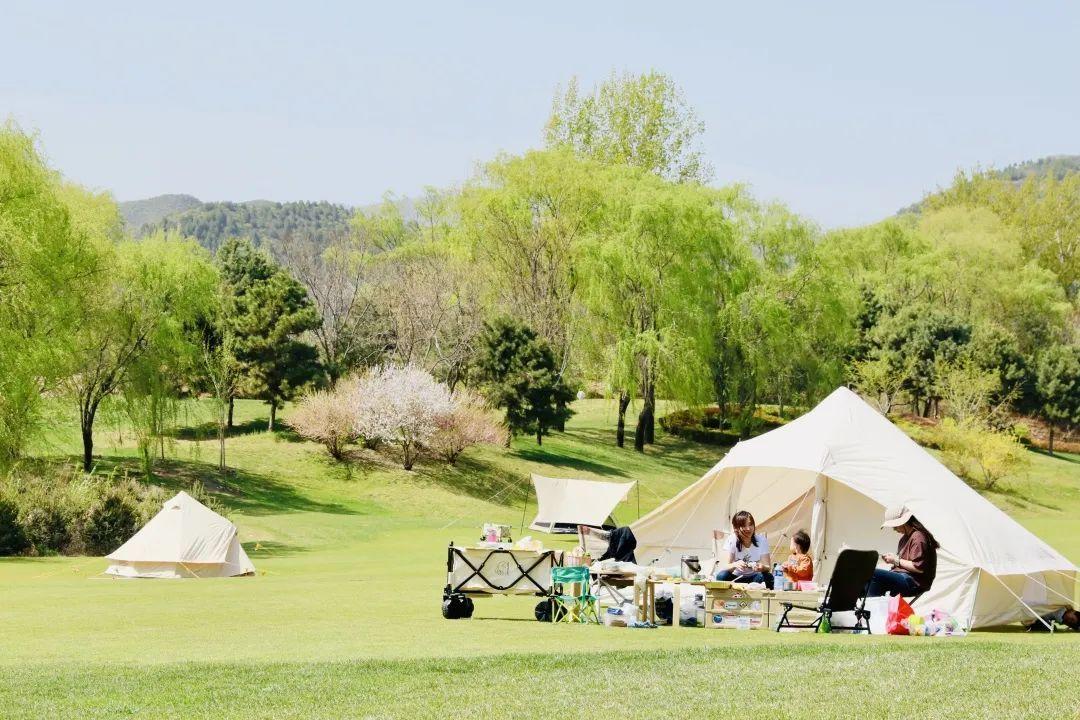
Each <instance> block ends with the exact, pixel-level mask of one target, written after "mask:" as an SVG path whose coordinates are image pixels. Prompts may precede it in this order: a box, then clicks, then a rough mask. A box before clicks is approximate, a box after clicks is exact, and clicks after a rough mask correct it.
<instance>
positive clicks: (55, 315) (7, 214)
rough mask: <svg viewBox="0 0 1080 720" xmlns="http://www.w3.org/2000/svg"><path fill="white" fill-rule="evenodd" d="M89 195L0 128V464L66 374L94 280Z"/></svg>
mask: <svg viewBox="0 0 1080 720" xmlns="http://www.w3.org/2000/svg"><path fill="white" fill-rule="evenodd" d="M84 201H87V202H93V201H94V196H90V195H86V194H81V193H78V192H77V191H76V190H75V189H74V188H70V187H67V186H65V185H63V183H62V182H61V180H60V178H59V175H58V174H57V173H55V172H54V171H53V170H51V169H50V168H49V167H48V166H47V165H46V163H45V161H44V160H43V158H42V157H41V155H40V153H39V152H38V150H37V148H36V147H35V145H34V140H33V138H32V137H31V136H29V135H27V134H25V133H23V132H22V131H20V130H19V129H18V127H16V126H15V125H13V124H10V123H9V124H7V125H0V368H2V370H0V465H4V464H7V463H9V462H11V461H13V460H15V459H17V458H18V457H19V455H20V454H21V453H22V452H23V451H24V449H25V447H26V445H27V443H29V442H30V441H31V440H32V439H33V438H34V437H35V436H36V435H37V434H38V432H39V431H40V430H41V422H42V413H41V399H42V395H43V393H45V392H47V391H55V390H56V389H57V387H58V384H59V382H60V381H61V380H62V379H63V378H64V377H65V376H66V375H67V373H68V372H69V370H70V345H71V341H72V334H73V332H74V331H75V329H76V328H77V327H78V325H79V315H80V311H81V309H82V308H83V307H85V306H86V304H87V298H88V297H89V296H90V295H91V293H92V292H93V290H94V287H95V285H96V283H97V282H98V275H99V273H100V272H101V268H102V257H101V252H100V248H99V244H98V239H99V238H98V237H97V232H96V231H95V228H93V227H91V226H90V225H89V224H88V223H85V222H83V221H82V220H83V214H82V213H81V212H79V207H80V206H82V205H83V204H84Z"/></svg>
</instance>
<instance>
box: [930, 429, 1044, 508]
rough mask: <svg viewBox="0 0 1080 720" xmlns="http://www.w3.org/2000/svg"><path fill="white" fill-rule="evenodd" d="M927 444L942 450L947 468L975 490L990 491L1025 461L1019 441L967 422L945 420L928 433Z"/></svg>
mask: <svg viewBox="0 0 1080 720" xmlns="http://www.w3.org/2000/svg"><path fill="white" fill-rule="evenodd" d="M928 440H929V442H931V443H933V444H935V445H936V446H937V447H939V448H940V449H941V451H942V460H943V461H944V462H945V464H946V465H947V466H949V469H950V470H952V471H953V472H954V473H956V474H957V475H959V476H960V477H962V478H964V479H965V480H966V481H967V482H968V483H969V484H970V485H972V486H973V487H974V488H976V489H977V490H983V491H986V490H992V489H994V487H995V486H996V485H997V483H998V481H999V480H1001V478H1003V477H1005V476H1006V475H1010V474H1013V473H1016V472H1017V471H1019V470H1020V469H1022V468H1023V467H1025V466H1026V465H1027V463H1028V462H1029V460H1028V456H1027V451H1026V450H1025V449H1024V446H1023V445H1022V444H1021V443H1020V439H1019V438H1018V437H1017V436H1016V435H1015V434H1013V433H1011V432H1000V431H996V430H993V429H991V428H988V427H987V426H985V425H983V424H980V423H978V422H975V421H972V420H970V419H968V420H964V421H963V422H957V421H955V420H953V419H952V418H945V420H943V421H942V422H941V424H940V425H939V426H938V427H937V428H936V429H935V430H933V431H931V432H930V433H929V438H928Z"/></svg>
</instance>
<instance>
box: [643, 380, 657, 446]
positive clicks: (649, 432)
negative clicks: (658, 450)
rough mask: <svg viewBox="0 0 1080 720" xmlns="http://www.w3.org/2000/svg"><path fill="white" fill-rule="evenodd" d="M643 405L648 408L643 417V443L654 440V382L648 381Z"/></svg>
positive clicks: (648, 443)
mask: <svg viewBox="0 0 1080 720" xmlns="http://www.w3.org/2000/svg"><path fill="white" fill-rule="evenodd" d="M645 406H646V407H647V408H648V409H649V412H648V416H647V417H646V418H645V444H646V445H652V444H653V443H655V442H656V383H653V382H650V383H649V389H648V391H647V392H646V394H645Z"/></svg>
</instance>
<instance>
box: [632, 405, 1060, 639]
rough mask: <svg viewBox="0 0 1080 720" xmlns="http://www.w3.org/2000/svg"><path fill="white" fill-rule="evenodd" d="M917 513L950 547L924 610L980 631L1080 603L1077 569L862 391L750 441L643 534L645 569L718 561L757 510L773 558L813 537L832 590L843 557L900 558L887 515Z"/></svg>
mask: <svg viewBox="0 0 1080 720" xmlns="http://www.w3.org/2000/svg"><path fill="white" fill-rule="evenodd" d="M891 505H906V506H907V507H908V508H909V509H910V510H911V511H912V512H913V513H914V514H915V516H916V517H917V518H918V519H919V520H920V521H922V523H923V524H924V525H925V526H926V527H927V529H928V530H930V532H931V533H933V535H934V537H935V538H937V540H938V542H939V543H940V544H941V547H940V549H939V550H938V566H937V577H936V579H935V580H934V583H933V586H932V587H931V588H930V590H928V591H927V592H926V593H925V594H923V595H922V596H921V597H919V598H918V600H917V602H916V603H915V608H916V610H919V609H922V610H930V609H932V608H939V609H942V610H945V611H947V612H949V613H951V614H952V615H954V616H955V617H957V618H958V619H960V620H961V622H967V623H969V626H970V627H986V626H992V625H1002V624H1006V623H1010V622H1014V621H1017V620H1022V619H1031V617H1032V614H1033V613H1042V612H1046V611H1049V610H1051V609H1053V608H1054V607H1058V606H1061V605H1063V604H1072V602H1073V598H1074V596H1075V589H1076V573H1077V568H1076V566H1075V565H1073V563H1071V562H1069V560H1067V559H1066V558H1065V557H1063V556H1062V555H1061V554H1060V553H1058V552H1056V551H1055V550H1054V549H1053V548H1051V547H1050V546H1049V545H1047V544H1046V543H1044V542H1043V541H1042V540H1040V539H1039V538H1037V537H1036V536H1035V535H1033V534H1032V533H1030V532H1029V531H1028V530H1026V529H1024V528H1023V527H1022V526H1021V525H1020V524H1019V523H1017V522H1016V521H1015V520H1013V519H1012V518H1010V517H1009V516H1008V515H1006V514H1005V513H1004V512H1002V511H1001V510H999V509H998V508H997V507H995V506H994V505H993V504H992V503H991V502H990V501H989V500H987V499H986V498H984V497H982V496H981V495H980V494H979V493H977V492H976V491H974V490H972V489H971V488H970V487H969V486H968V485H967V484H966V483H965V482H964V481H963V480H961V479H960V478H958V477H957V476H956V475H954V474H953V473H952V472H950V471H949V470H948V468H946V467H945V466H944V465H942V464H941V463H940V462H938V461H937V460H936V459H935V458H934V457H933V456H931V455H930V454H929V453H928V452H926V451H925V450H924V449H923V448H921V447H919V445H917V444H916V443H915V442H914V441H913V440H911V439H910V438H909V437H908V436H907V435H906V434H905V433H904V432H903V431H902V430H900V429H899V428H897V427H896V426H895V425H893V424H892V423H891V422H890V421H889V420H888V419H887V418H886V417H884V416H883V415H881V414H880V413H879V412H877V411H876V410H874V409H873V408H872V407H870V406H869V405H867V404H866V403H865V402H863V400H862V399H861V398H859V397H858V396H857V395H856V394H855V393H853V392H851V391H850V390H848V389H846V388H840V389H838V390H836V391H835V392H833V393H832V394H831V395H829V397H827V398H826V399H825V400H823V401H822V402H821V403H820V404H819V405H818V406H817V407H815V408H814V409H813V410H811V411H810V412H808V413H806V414H805V415H803V416H801V417H799V418H797V419H796V420H793V421H792V422H790V423H788V424H787V425H784V426H783V427H780V428H777V429H775V430H772V431H770V432H767V433H765V434H763V435H760V436H758V437H756V438H753V439H751V440H746V441H744V442H740V443H738V444H737V445H735V447H733V448H732V449H731V451H730V452H729V453H728V454H727V455H726V456H725V457H724V458H723V459H722V460H721V461H720V462H719V463H717V464H716V466H715V467H713V468H712V469H711V470H710V471H709V472H708V473H706V474H705V476H704V477H702V478H701V479H700V480H698V481H697V482H696V483H694V484H693V485H691V486H690V487H688V488H686V489H685V490H684V491H682V492H681V493H679V494H678V495H677V496H675V497H674V498H672V499H671V500H669V501H668V502H667V503H665V504H663V505H661V506H660V507H659V508H657V509H656V510H654V511H653V512H651V513H649V514H648V515H646V516H645V517H643V518H641V519H640V520H638V521H637V522H636V523H634V524H632V525H631V528H632V529H633V531H634V534H635V536H636V537H637V540H638V546H637V556H638V561H639V562H642V563H651V562H655V563H658V564H659V565H662V566H672V565H676V564H678V563H679V559H680V556H681V555H683V554H687V553H691V554H697V555H699V556H701V557H711V556H712V555H713V530H714V529H720V530H727V531H730V529H731V517H732V515H734V514H735V513H736V512H737V511H739V510H748V511H750V512H751V513H752V514H753V515H754V518H755V519H756V520H757V523H758V528H759V531H760V532H765V533H767V534H768V538H769V545H770V547H771V548H772V550H773V558H774V559H776V560H782V559H783V558H785V557H786V556H787V554H788V548H787V545H788V538H789V537H790V536H791V535H792V534H793V533H794V532H795V531H796V530H798V529H805V530H807V531H808V532H809V534H810V538H811V554H812V556H813V558H814V568H815V579H816V580H817V581H818V582H819V583H822V584H824V583H825V582H827V581H828V578H829V576H830V574H831V572H832V564H833V562H834V561H835V559H836V555H837V553H838V552H839V551H840V549H841V548H843V547H852V548H858V549H875V550H877V551H879V552H895V551H896V546H897V541H898V539H899V536H898V535H897V534H896V533H895V532H894V531H893V530H891V529H885V530H882V529H881V520H882V514H883V512H884V509H885V507H888V506H891Z"/></svg>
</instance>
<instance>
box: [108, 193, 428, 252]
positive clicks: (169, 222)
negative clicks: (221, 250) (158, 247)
mask: <svg viewBox="0 0 1080 720" xmlns="http://www.w3.org/2000/svg"><path fill="white" fill-rule="evenodd" d="M394 204H395V205H397V207H398V209H399V210H400V211H401V213H402V215H403V216H404V217H405V219H406V220H411V219H413V218H414V217H415V216H416V210H415V205H414V203H413V201H412V199H410V198H407V197H403V198H396V199H394ZM381 206H382V203H374V204H371V205H364V206H361V207H358V208H352V207H349V206H347V205H338V204H335V203H328V202H287V203H279V202H273V201H271V200H248V201H246V202H239V203H237V202H202V201H200V200H199V199H197V198H194V197H192V196H191V195H159V196H158V197H154V198H149V199H146V200H134V201H130V202H122V203H120V214H121V215H123V217H124V222H125V224H126V226H127V228H128V231H129V232H131V233H132V234H133V235H136V236H142V235H146V234H148V233H151V232H154V231H155V230H158V229H164V230H175V231H177V232H179V233H181V234H183V235H186V236H188V237H193V238H195V239H196V240H198V241H199V243H200V244H201V245H202V246H203V247H205V248H207V249H208V250H210V251H211V252H216V251H217V249H218V247H220V246H221V244H222V243H223V242H225V240H227V239H228V238H230V237H246V238H250V239H251V240H253V241H254V242H255V243H256V244H265V245H267V246H269V247H271V248H272V247H274V246H275V245H276V244H277V243H279V242H280V240H281V238H282V237H284V236H285V235H286V234H292V235H295V236H304V237H315V238H322V239H329V238H330V237H331V236H333V235H334V234H337V233H343V232H347V231H348V225H349V218H351V217H352V215H353V213H354V212H356V211H358V210H359V211H362V212H366V213H370V212H376V211H377V210H378V209H379V208H380V207H381Z"/></svg>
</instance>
